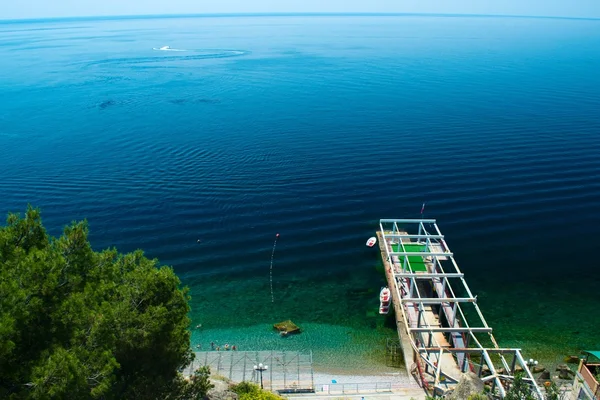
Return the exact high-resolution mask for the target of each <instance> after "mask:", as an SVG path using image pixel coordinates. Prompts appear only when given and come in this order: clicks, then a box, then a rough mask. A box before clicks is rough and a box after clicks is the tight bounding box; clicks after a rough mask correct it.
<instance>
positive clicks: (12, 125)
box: [0, 16, 600, 368]
mask: <svg viewBox="0 0 600 400" xmlns="http://www.w3.org/2000/svg"><path fill="white" fill-rule="evenodd" d="M167 45H168V46H170V47H171V48H172V49H175V50H179V51H165V50H156V49H159V48H160V47H163V46H167ZM0 90H1V93H2V96H1V97H0V194H1V195H0V213H3V214H6V213H7V212H9V211H17V212H18V211H23V210H24V209H25V207H26V205H27V204H28V203H30V204H32V205H34V206H37V207H40V208H41V209H42V213H43V217H44V221H45V224H46V225H47V227H48V229H49V231H50V232H51V233H52V234H54V235H58V234H60V232H61V229H62V227H63V226H64V225H66V224H68V223H69V222H70V221H72V220H80V219H84V218H86V219H87V220H88V221H89V225H90V229H91V237H90V239H91V241H92V244H93V245H94V247H95V248H97V249H102V248H106V247H109V246H116V247H117V248H118V249H119V250H121V251H123V252H126V251H131V250H134V249H137V248H142V249H144V250H145V251H146V253H147V255H148V256H150V257H157V258H159V259H160V261H161V262H163V263H165V264H168V265H172V266H173V267H174V269H175V271H176V272H177V273H178V274H179V276H180V277H181V279H182V281H183V283H184V284H185V285H187V286H189V287H190V289H191V295H192V307H193V309H192V313H191V316H192V318H193V321H194V322H193V325H194V326H195V325H196V324H202V329H200V330H194V333H193V340H194V343H195V344H202V345H203V346H205V347H204V348H206V346H207V345H208V343H210V342H211V341H214V342H216V343H225V342H228V343H232V344H235V343H237V344H238V346H239V347H240V349H253V350H254V349H265V348H284V349H286V348H289V349H312V350H314V351H315V363H316V364H317V365H318V366H322V367H329V368H332V367H336V366H339V364H340V360H341V359H344V360H347V359H350V360H351V361H352V362H357V360H364V359H365V358H367V359H370V358H372V359H373V365H375V364H377V363H378V362H380V361H381V357H380V356H381V354H382V351H383V350H382V348H383V343H384V341H385V339H386V338H389V337H394V335H395V334H394V331H393V330H392V329H391V328H390V327H389V324H386V323H385V321H384V319H382V318H381V317H379V316H377V315H376V314H375V313H376V310H377V307H378V298H377V294H378V291H379V288H380V286H381V285H382V284H384V277H383V274H382V271H381V269H380V268H379V265H380V261H379V259H378V254H377V252H374V251H371V250H369V249H368V248H366V247H365V245H364V243H365V240H366V239H367V238H368V237H369V236H372V235H373V232H374V231H375V230H376V229H377V227H378V225H377V223H378V219H380V218H403V217H417V216H418V215H419V211H420V209H421V204H422V203H423V202H426V208H425V216H426V217H431V218H436V219H437V220H438V225H439V226H440V228H441V229H442V231H443V232H444V233H445V234H446V236H447V242H448V243H449V245H450V248H451V249H452V250H453V252H454V253H455V255H456V258H457V260H458V262H459V265H460V267H461V269H462V270H463V272H465V274H466V276H467V280H468V282H469V284H470V286H471V289H472V290H473V291H474V292H475V293H476V294H478V299H479V304H480V307H481V308H482V310H483V312H484V315H485V316H486V318H487V321H488V323H489V324H490V325H491V326H492V327H494V328H495V335H496V338H497V339H498V341H499V342H500V344H502V345H505V346H517V347H522V348H523V349H524V352H525V355H526V356H535V357H537V358H538V359H545V360H548V361H549V362H550V361H556V360H559V359H560V358H562V356H564V355H566V354H569V353H573V352H576V351H578V350H580V349H582V348H587V347H595V348H598V347H600V339H599V338H598V335H597V332H598V331H600V318H599V316H598V309H600V274H599V272H598V271H599V267H600V261H598V256H597V255H596V254H595V250H596V249H597V248H598V243H599V242H600V21H597V20H573V19H547V18H546V19H541V18H538V19H536V18H492V17H464V16H463V17H449V16H390V17H381V16H379V17H376V16H318V17H317V16H286V17H276V16H261V17H250V16H237V17H213V18H209V17H194V18H192V17H190V18H146V19H145V18H137V19H115V20H111V19H102V20H93V19H82V20H62V21H61V20H54V21H27V22H5V23H0ZM276 233H280V237H279V241H278V243H277V248H276V253H275V258H274V264H273V285H274V299H275V302H274V303H272V302H271V293H270V284H269V268H270V259H271V250H272V246H273V240H274V238H275V234H276ZM198 239H200V240H201V243H197V240H198ZM288 318H291V319H292V320H294V321H295V322H296V323H298V324H299V325H301V326H303V327H304V328H305V334H303V335H300V336H297V337H294V338H286V339H282V338H279V337H278V336H277V335H276V334H274V333H273V332H272V330H271V329H270V325H271V324H272V323H274V322H279V321H280V320H282V319H288ZM340 354H341V355H340ZM352 357H354V358H352Z"/></svg>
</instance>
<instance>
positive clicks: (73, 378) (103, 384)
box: [0, 207, 208, 399]
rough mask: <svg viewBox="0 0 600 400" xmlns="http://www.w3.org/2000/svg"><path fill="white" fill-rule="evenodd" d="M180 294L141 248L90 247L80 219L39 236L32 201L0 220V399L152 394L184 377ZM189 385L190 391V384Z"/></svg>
mask: <svg viewBox="0 0 600 400" xmlns="http://www.w3.org/2000/svg"><path fill="white" fill-rule="evenodd" d="M187 301H188V295H187V290H186V289H181V288H180V281H179V279H178V278H177V276H176V275H175V273H174V272H173V270H172V269H171V268H169V267H159V265H158V262H157V261H156V260H150V259H148V258H146V257H144V255H143V253H142V251H135V252H133V253H130V254H125V255H123V254H119V253H117V251H116V250H114V249H109V250H104V251H102V252H95V251H93V250H92V248H91V245H90V243H89V241H88V226H87V223H86V222H85V221H84V222H77V223H72V224H71V225H69V226H67V227H66V228H65V229H64V233H63V235H62V236H60V237H59V238H51V237H49V236H48V235H47V233H46V231H45V229H44V227H43V225H42V222H41V217H40V212H39V210H37V209H32V208H31V207H28V209H27V211H26V213H25V215H24V216H23V217H21V216H20V215H18V214H9V215H8V218H7V223H6V226H4V227H0V398H11V399H25V398H27V399H50V398H69V399H80V398H85V399H89V398H92V399H94V398H102V399H158V398H166V397H167V394H169V395H172V394H173V393H174V392H173V391H175V392H176V393H175V394H177V393H179V392H181V393H183V392H185V393H192V392H194V390H196V392H197V393H201V392H203V391H205V390H207V389H206V388H207V385H206V384H207V382H208V380H207V379H208V378H206V379H205V375H206V371H200V372H199V375H195V377H194V378H192V379H191V380H190V381H187V380H184V379H183V377H182V376H181V374H179V373H178V370H179V369H180V368H182V367H184V366H186V365H188V364H189V362H190V360H191V358H192V357H193V354H192V352H191V350H190V346H189V342H190V334H189V331H188V329H187V328H188V325H189V322H190V321H189V318H188V316H187V315H188V311H189V306H188V302H187ZM194 393H195V392H194Z"/></svg>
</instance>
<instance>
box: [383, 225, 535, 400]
mask: <svg viewBox="0 0 600 400" xmlns="http://www.w3.org/2000/svg"><path fill="white" fill-rule="evenodd" d="M379 229H380V231H379V233H378V236H379V239H380V241H381V242H382V243H381V242H380V247H381V248H383V247H385V253H384V252H383V251H382V257H384V258H387V259H386V260H384V261H387V264H388V266H389V267H390V269H391V271H388V272H391V276H392V277H393V283H394V284H393V290H395V292H396V293H395V296H394V297H395V299H398V302H399V307H396V310H397V309H398V308H399V309H401V312H402V316H401V319H402V321H403V322H404V323H403V325H404V326H401V325H402V324H401V325H399V326H398V331H399V334H401V335H402V334H403V335H408V337H409V338H410V344H411V346H412V348H413V352H414V356H415V364H416V367H417V368H418V371H419V373H420V376H421V379H422V380H423V382H422V383H423V384H424V385H425V386H429V385H433V387H434V389H435V388H439V389H440V390H441V391H444V390H445V389H448V388H450V387H451V385H453V384H456V383H458V382H459V380H460V375H461V374H460V373H461V372H462V373H464V372H467V371H469V370H470V371H472V372H474V373H476V374H477V375H478V376H479V377H480V378H482V380H483V381H484V382H490V383H491V385H492V390H493V391H497V393H498V395H499V396H500V397H502V398H503V397H504V396H505V395H506V389H507V388H508V387H509V386H510V384H511V382H512V380H513V379H514V375H515V373H516V372H517V371H518V370H519V369H521V370H522V371H523V372H524V373H525V377H524V379H525V381H526V382H528V383H529V384H530V385H531V387H532V389H533V391H534V393H536V394H537V396H538V397H539V398H540V399H543V398H544V397H543V395H542V392H541V390H540V388H539V386H538V385H537V384H536V381H535V379H534V377H533V375H532V373H531V371H530V370H529V368H528V365H527V362H526V361H525V359H524V358H523V356H522V355H521V350H520V349H514V348H501V347H500V346H499V345H498V343H497V342H496V339H495V338H494V336H493V334H492V328H491V327H490V326H489V325H488V324H487V322H486V320H485V318H484V316H483V314H482V312H481V310H480V309H479V306H478V305H477V296H474V295H473V293H472V292H471V289H470V288H469V286H468V285H467V282H466V281H465V278H464V274H463V273H462V272H461V270H460V268H459V267H458V265H457V263H456V261H455V260H454V255H453V253H452V252H451V251H450V248H449V247H448V244H447V243H446V241H445V238H444V235H443V234H442V233H441V231H440V229H439V228H438V226H437V224H436V220H435V219H381V220H380V221H379ZM409 232H411V233H409ZM430 232H431V233H430ZM392 244H394V245H397V247H398V250H403V251H394V248H393V247H392ZM405 244H421V245H422V246H423V249H424V251H422V252H415V251H406V248H405V246H404V245H405ZM418 256H420V257H423V262H424V264H425V266H426V269H427V271H426V272H424V271H418V270H417V271H416V270H413V268H412V265H411V261H410V258H412V259H413V262H414V257H418ZM389 276H390V275H389V274H388V279H389ZM424 288H428V289H429V290H427V291H428V293H423V292H424V291H425V290H424ZM465 307H469V309H468V310H467V309H466V308H465ZM434 308H435V311H434ZM467 315H469V317H470V318H467ZM442 319H443V322H442ZM401 330H403V331H404V332H401ZM484 343H485V345H484ZM472 356H475V357H473V358H478V360H477V362H475V361H473V360H472ZM406 362H407V363H408V362H409V360H406Z"/></svg>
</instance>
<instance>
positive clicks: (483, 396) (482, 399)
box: [467, 393, 489, 400]
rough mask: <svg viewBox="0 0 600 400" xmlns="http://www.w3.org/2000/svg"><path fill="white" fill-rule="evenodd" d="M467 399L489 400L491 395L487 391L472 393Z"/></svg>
mask: <svg viewBox="0 0 600 400" xmlns="http://www.w3.org/2000/svg"><path fill="white" fill-rule="evenodd" d="M467 400H489V397H488V396H487V394H485V393H477V394H472V395H470V396H469V397H468V399H467Z"/></svg>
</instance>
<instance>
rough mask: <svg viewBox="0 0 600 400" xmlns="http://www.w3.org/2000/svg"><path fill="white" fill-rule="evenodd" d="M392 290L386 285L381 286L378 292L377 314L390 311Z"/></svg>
mask: <svg viewBox="0 0 600 400" xmlns="http://www.w3.org/2000/svg"><path fill="white" fill-rule="evenodd" d="M391 302H392V292H391V291H390V289H389V288H387V287H382V288H381V292H379V314H387V313H388V312H389V311H390V304H391Z"/></svg>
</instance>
